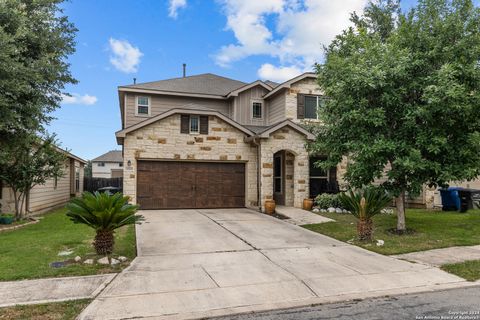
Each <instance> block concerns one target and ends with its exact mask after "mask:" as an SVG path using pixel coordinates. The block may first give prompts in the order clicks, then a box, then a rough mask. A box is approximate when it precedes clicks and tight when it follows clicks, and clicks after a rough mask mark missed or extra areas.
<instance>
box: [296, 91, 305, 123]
mask: <svg viewBox="0 0 480 320" xmlns="http://www.w3.org/2000/svg"><path fill="white" fill-rule="evenodd" d="M304 118H305V95H304V94H301V93H298V94H297V119H304Z"/></svg>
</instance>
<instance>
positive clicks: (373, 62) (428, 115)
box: [311, 0, 480, 231]
mask: <svg viewBox="0 0 480 320" xmlns="http://www.w3.org/2000/svg"><path fill="white" fill-rule="evenodd" d="M351 20H352V22H353V27H351V28H349V29H347V30H345V31H343V32H342V33H341V34H339V35H338V36H337V37H336V38H335V39H334V41H333V42H332V43H331V44H330V45H329V46H328V47H327V48H326V49H325V63H324V64H322V65H317V67H316V68H317V73H318V83H319V86H320V87H321V88H322V89H323V91H324V94H325V96H327V97H328V100H327V102H326V104H325V107H324V108H323V109H322V110H321V111H320V117H321V120H322V122H323V124H322V125H321V126H318V127H317V128H316V129H315V130H316V133H317V134H318V138H317V140H316V141H315V143H314V144H312V145H311V149H312V151H314V152H323V153H326V154H328V155H329V158H328V160H326V161H324V162H322V163H320V165H321V166H323V167H328V166H332V165H335V164H337V163H338V162H339V161H340V160H341V159H342V157H343V156H348V159H349V165H348V167H347V172H346V176H345V179H346V181H347V182H348V183H349V184H350V185H351V186H352V187H361V186H363V185H368V184H371V183H372V182H373V181H374V180H375V179H378V178H380V177H383V178H384V180H383V181H384V182H383V183H382V185H383V186H384V187H385V188H386V189H387V190H389V191H391V192H392V193H393V194H394V195H395V196H397V201H396V202H397V209H399V210H397V211H398V212H399V219H398V224H397V229H398V230H401V231H402V230H404V229H405V217H404V213H405V211H404V207H403V204H404V198H405V192H408V193H409V194H411V195H415V194H418V193H419V192H420V191H421V190H422V186H423V185H424V184H427V185H430V186H444V185H446V184H448V183H449V182H451V181H458V180H470V179H473V178H476V177H477V176H478V175H479V174H480V157H479V155H480V117H479V114H480V90H479V89H480V9H479V8H478V7H475V6H474V4H473V3H472V1H471V0H419V1H418V4H417V5H416V7H414V8H412V9H411V10H409V11H408V12H405V13H404V12H401V11H399V2H398V1H392V0H389V1H387V0H379V1H375V2H370V3H369V4H368V6H367V7H366V9H365V12H364V15H363V16H358V15H356V14H353V15H352V19H351Z"/></svg>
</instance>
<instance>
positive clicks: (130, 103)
mask: <svg viewBox="0 0 480 320" xmlns="http://www.w3.org/2000/svg"><path fill="white" fill-rule="evenodd" d="M139 95H141V96H148V97H150V107H151V111H150V116H136V115H135V108H136V101H135V97H136V96H137V95H136V94H130V93H129V94H126V101H127V103H126V123H125V127H130V126H132V125H134V124H136V123H138V122H141V121H143V120H145V119H147V118H148V117H152V116H155V115H157V114H160V113H163V112H165V111H168V110H170V109H174V108H180V107H183V106H185V105H188V104H192V103H193V104H197V105H199V106H202V107H205V108H209V109H213V110H216V111H219V112H221V113H223V114H224V115H227V116H228V115H229V103H228V101H227V100H220V99H205V98H195V97H177V96H166V95H148V94H139Z"/></svg>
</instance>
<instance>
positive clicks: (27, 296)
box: [0, 274, 117, 307]
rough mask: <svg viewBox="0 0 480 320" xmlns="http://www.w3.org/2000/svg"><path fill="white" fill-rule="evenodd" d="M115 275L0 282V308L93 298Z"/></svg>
mask: <svg viewBox="0 0 480 320" xmlns="http://www.w3.org/2000/svg"><path fill="white" fill-rule="evenodd" d="M116 275H117V274H102V275H94V276H84V277H67V278H48V279H37V280H21V281H7V282H0V307H9V306H14V305H25V304H39V303H49V302H60V301H67V300H77V299H93V298H95V297H96V296H97V295H98V294H99V293H100V292H101V291H102V290H103V289H104V288H105V286H106V285H107V284H108V283H110V281H112V279H113V278H114V277H115V276H116Z"/></svg>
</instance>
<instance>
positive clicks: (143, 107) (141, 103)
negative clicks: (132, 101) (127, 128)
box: [137, 97, 150, 115]
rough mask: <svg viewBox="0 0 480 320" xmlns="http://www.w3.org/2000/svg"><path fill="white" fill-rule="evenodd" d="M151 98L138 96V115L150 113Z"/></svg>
mask: <svg viewBox="0 0 480 320" xmlns="http://www.w3.org/2000/svg"><path fill="white" fill-rule="evenodd" d="M149 103H150V99H149V98H148V97H137V115H149V114H150V107H149Z"/></svg>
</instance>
